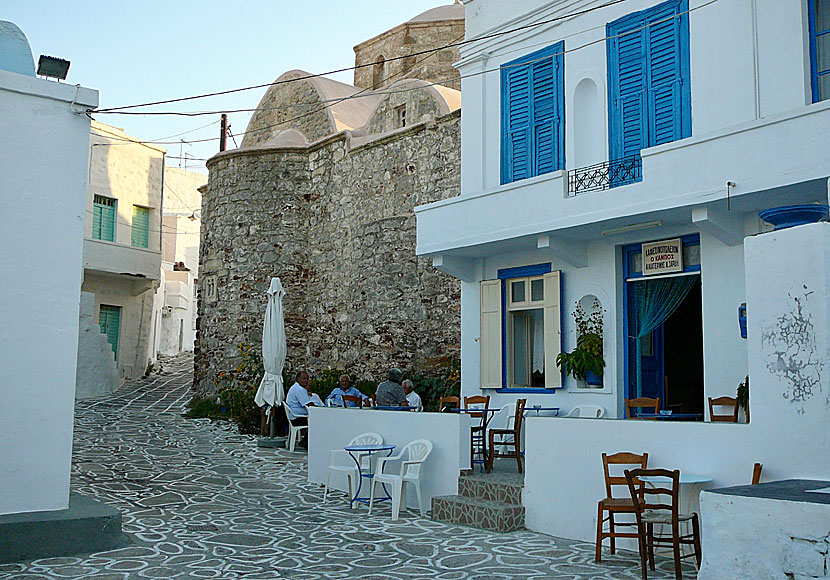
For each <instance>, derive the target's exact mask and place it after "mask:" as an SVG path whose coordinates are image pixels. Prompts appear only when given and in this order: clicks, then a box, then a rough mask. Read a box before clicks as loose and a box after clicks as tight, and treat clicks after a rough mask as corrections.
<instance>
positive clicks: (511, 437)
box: [487, 399, 527, 473]
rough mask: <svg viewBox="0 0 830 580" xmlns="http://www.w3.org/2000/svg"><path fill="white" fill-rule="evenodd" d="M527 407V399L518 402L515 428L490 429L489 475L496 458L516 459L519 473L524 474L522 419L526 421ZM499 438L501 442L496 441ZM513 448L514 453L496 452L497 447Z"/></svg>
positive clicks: (488, 448)
mask: <svg viewBox="0 0 830 580" xmlns="http://www.w3.org/2000/svg"><path fill="white" fill-rule="evenodd" d="M525 405H527V399H518V400H517V401H516V414H515V415H514V417H513V427H509V428H507V429H490V431H489V433H488V444H487V452H488V455H487V473H490V472H491V471H492V470H493V460H494V459H495V458H496V457H515V458H516V463H517V464H518V466H519V473H521V472H522V449H521V446H522V419H524V414H525ZM496 437H499V441H496ZM497 445H498V446H501V447H502V448H504V447H513V451H512V452H511V451H508V452H502V453H498V452H496V446H497Z"/></svg>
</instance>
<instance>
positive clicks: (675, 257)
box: [643, 238, 683, 276]
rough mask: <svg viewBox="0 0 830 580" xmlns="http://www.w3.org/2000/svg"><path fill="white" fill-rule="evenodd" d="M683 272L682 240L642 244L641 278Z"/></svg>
mask: <svg viewBox="0 0 830 580" xmlns="http://www.w3.org/2000/svg"><path fill="white" fill-rule="evenodd" d="M682 271H683V240H681V239H680V238H675V239H673V240H663V241H660V242H649V243H647V244H643V276H653V275H654V274H669V273H671V272H682Z"/></svg>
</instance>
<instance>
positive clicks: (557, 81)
mask: <svg viewBox="0 0 830 580" xmlns="http://www.w3.org/2000/svg"><path fill="white" fill-rule="evenodd" d="M546 57H551V58H552V59H553V61H552V65H553V74H554V78H553V85H554V90H555V91H556V112H555V114H554V119H557V120H558V123H557V126H556V135H555V137H554V138H555V139H556V143H557V145H556V147H555V149H556V154H557V155H556V159H554V162H553V168H552V169H551V171H557V170H561V169H564V168H565V41H564V40H560V41H559V42H557V43H555V44H552V45H550V46H547V47H545V48H543V49H541V50H537V51H536V52H532V53H530V54H527V55H525V56H522V57H520V58H517V59H514V60H511V61H510V62H507V63H504V64H503V65H502V66H501V69H500V77H501V78H500V100H501V114H500V117H501V118H500V124H501V144H500V155H501V183H502V184H505V183H512V182H513V181H517V179H514V178H513V177H512V166H513V159H511V158H510V157H509V155H508V146H509V129H510V127H509V126H508V125H509V118H508V117H509V114H508V112H509V103H510V98H511V96H510V94H509V91H508V80H509V79H508V76H509V74H508V73H509V72H510V71H511V70H516V69H517V68H519V66H518V65H522V64H524V63H527V64H526V66H527V67H528V69H530V68H531V67H532V65H533V64H536V63H538V62H539V60H541V59H544V58H546ZM530 72H531V71H530V70H529V71H528V92H527V94H526V95H523V98H526V99H527V100H528V118H529V129H530V130H529V133H528V144H527V148H528V157H529V158H528V159H527V162H528V172H527V173H528V174H527V177H534V176H536V175H540V174H539V173H538V169H537V165H538V163H537V161H536V160H537V156H538V150H537V147H536V143H535V139H534V132H533V130H532V129H533V127H534V124H535V121H536V119H535V110H534V108H533V100H534V98H533V97H534V84H533V76H532V75H531V74H530ZM545 173H548V172H547V171H545Z"/></svg>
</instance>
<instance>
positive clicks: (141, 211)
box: [132, 205, 150, 248]
mask: <svg viewBox="0 0 830 580" xmlns="http://www.w3.org/2000/svg"><path fill="white" fill-rule="evenodd" d="M132 242H133V246H134V247H136V248H147V247H149V245H150V210H149V209H148V208H146V207H141V206H138V205H134V206H133V237H132Z"/></svg>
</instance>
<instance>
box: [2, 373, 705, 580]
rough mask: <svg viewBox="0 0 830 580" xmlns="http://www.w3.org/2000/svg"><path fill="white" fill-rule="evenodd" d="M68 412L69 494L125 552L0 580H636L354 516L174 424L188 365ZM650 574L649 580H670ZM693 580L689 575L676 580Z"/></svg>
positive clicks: (253, 450) (626, 557) (541, 539)
mask: <svg viewBox="0 0 830 580" xmlns="http://www.w3.org/2000/svg"><path fill="white" fill-rule="evenodd" d="M164 367H165V368H164V369H163V370H162V372H161V374H153V375H151V377H149V378H148V379H145V380H143V381H136V382H131V383H128V384H127V385H126V386H125V387H124V388H122V389H121V390H119V391H118V392H116V393H114V394H113V395H110V396H108V397H106V398H101V399H95V400H87V401H80V402H78V403H77V404H76V415H75V440H74V456H73V463H72V488H73V490H74V491H76V492H79V493H81V494H84V495H88V496H92V497H95V498H97V499H100V500H102V501H105V502H107V503H108V504H110V505H111V506H113V507H115V508H117V509H119V510H121V511H122V513H123V514H124V531H125V532H127V533H128V535H129V536H130V537H131V539H132V540H133V544H132V545H131V546H129V547H127V548H122V549H119V550H112V551H108V552H99V553H95V554H90V555H81V556H73V557H64V558H46V559H41V560H35V561H32V562H23V563H16V564H7V565H3V566H0V579H3V580H5V579H12V578H14V579H16V580H47V579H49V580H57V579H66V578H96V579H98V580H125V579H129V580H133V579H135V580H138V579H144V578H194V579H195V578H222V579H234V578H245V579H251V580H258V579H266V578H269V579H270V578H294V579H303V580H306V579H307V580H312V579H323V578H331V579H336V578H362V579H366V580H380V579H400V580H404V579H412V578H437V579H440V580H467V579H470V580H485V579H487V580H490V579H505V580H507V579H511V578H522V579H542V578H569V579H574V580H588V579H625V578H639V574H640V572H639V567H638V559H637V556H636V555H635V554H632V553H630V552H629V553H620V554H618V555H617V556H615V557H610V556H608V557H606V558H605V560H606V561H603V563H602V564H601V565H597V564H595V563H594V562H593V545H592V544H590V543H586V542H576V541H570V540H563V539H559V538H554V537H550V536H545V535H542V534H538V533H534V532H530V531H521V532H514V533H510V534H498V533H494V532H486V531H483V530H477V529H474V528H469V527H465V526H458V525H448V524H443V523H440V522H434V521H432V520H430V519H427V518H421V517H420V516H419V515H418V514H417V513H416V512H414V511H411V512H410V511H402V513H401V518H400V520H398V521H395V522H393V521H391V520H390V518H389V514H386V513H384V512H383V510H381V511H380V513H379V514H378V515H375V514H373V515H372V516H371V517H369V516H368V515H367V508H366V506H360V507H359V508H358V509H354V510H350V509H349V507H348V502H347V501H346V499H347V498H346V496H345V495H344V494H342V493H339V492H338V493H333V494H330V496H329V501H328V503H326V504H323V503H322V496H323V490H322V488H321V487H319V486H317V485H315V484H309V483H308V481H307V473H306V456H305V454H304V453H290V452H288V451H286V450H284V449H279V450H274V449H260V448H258V447H257V446H256V440H255V438H253V437H250V436H245V435H239V434H238V433H236V430H235V428H234V427H233V426H232V425H229V424H227V423H224V422H218V423H214V422H211V421H209V420H188V419H184V418H183V417H181V415H180V413H181V412H182V410H183V408H184V405H185V404H186V402H187V401H188V400H189V399H190V396H191V391H190V383H191V379H190V373H191V371H192V358H189V357H178V358H176V359H172V360H168V361H167V362H165V364H164ZM672 576H673V574H672V573H671V562H670V560H667V559H661V560H659V561H658V571H657V572H656V573H651V574H650V575H649V577H651V578H670V577H672ZM684 577H688V578H694V573H689V574H684Z"/></svg>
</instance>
